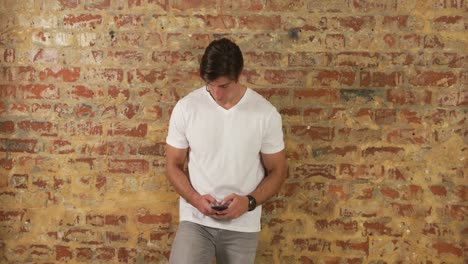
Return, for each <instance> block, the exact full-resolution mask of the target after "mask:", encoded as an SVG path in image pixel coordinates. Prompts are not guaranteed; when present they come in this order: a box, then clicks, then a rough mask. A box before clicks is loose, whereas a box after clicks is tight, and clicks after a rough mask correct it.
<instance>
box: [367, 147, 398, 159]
mask: <svg viewBox="0 0 468 264" xmlns="http://www.w3.org/2000/svg"><path fill="white" fill-rule="evenodd" d="M400 152H404V149H403V148H400V147H368V148H366V149H365V150H364V151H363V153H362V154H363V156H364V157H367V156H371V155H377V154H378V153H382V154H383V153H390V154H398V153H400Z"/></svg>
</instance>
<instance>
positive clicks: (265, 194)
mask: <svg viewBox="0 0 468 264" xmlns="http://www.w3.org/2000/svg"><path fill="white" fill-rule="evenodd" d="M261 155H262V161H263V166H264V167H265V169H266V175H267V176H266V177H265V179H263V181H262V182H260V184H259V185H258V187H257V189H255V191H253V192H252V193H251V194H250V195H252V196H253V197H255V200H257V205H260V204H263V203H264V202H266V201H267V200H268V199H269V198H271V197H272V196H273V195H275V194H276V193H278V191H279V190H280V188H281V185H282V184H283V182H284V180H285V179H286V168H287V165H286V153H285V151H284V150H282V151H280V152H277V153H274V154H263V153H262V154H261Z"/></svg>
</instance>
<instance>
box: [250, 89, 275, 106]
mask: <svg viewBox="0 0 468 264" xmlns="http://www.w3.org/2000/svg"><path fill="white" fill-rule="evenodd" d="M250 94H251V96H250V98H251V100H252V102H253V103H254V105H255V106H256V107H257V108H261V109H264V110H266V111H273V110H276V107H275V106H274V105H273V104H272V103H271V102H270V101H268V100H267V99H266V98H265V97H264V96H263V95H261V94H260V93H258V92H257V91H255V90H254V89H250Z"/></svg>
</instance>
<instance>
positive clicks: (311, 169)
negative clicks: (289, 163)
mask: <svg viewBox="0 0 468 264" xmlns="http://www.w3.org/2000/svg"><path fill="white" fill-rule="evenodd" d="M335 174H336V168H335V166H334V165H327V164H303V165H300V166H298V167H296V168H294V172H293V177H294V178H299V179H307V178H312V177H323V178H327V179H335V178H336V177H335Z"/></svg>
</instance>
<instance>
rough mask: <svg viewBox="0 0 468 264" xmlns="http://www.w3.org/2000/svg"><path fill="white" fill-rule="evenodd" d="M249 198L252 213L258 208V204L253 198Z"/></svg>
mask: <svg viewBox="0 0 468 264" xmlns="http://www.w3.org/2000/svg"><path fill="white" fill-rule="evenodd" d="M247 197H248V198H249V211H252V210H254V209H255V207H256V206H257V202H256V201H255V198H254V197H253V196H251V195H249V196H247Z"/></svg>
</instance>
